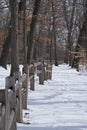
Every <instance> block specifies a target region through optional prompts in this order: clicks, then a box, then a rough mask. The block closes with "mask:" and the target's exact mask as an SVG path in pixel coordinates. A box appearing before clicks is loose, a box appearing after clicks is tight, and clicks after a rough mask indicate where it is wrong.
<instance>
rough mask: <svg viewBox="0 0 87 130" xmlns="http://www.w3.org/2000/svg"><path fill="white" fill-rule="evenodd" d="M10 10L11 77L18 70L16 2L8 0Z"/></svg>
mask: <svg viewBox="0 0 87 130" xmlns="http://www.w3.org/2000/svg"><path fill="white" fill-rule="evenodd" d="M10 8H11V76H13V74H14V72H16V71H18V70H19V61H18V0H10Z"/></svg>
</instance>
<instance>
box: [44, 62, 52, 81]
mask: <svg viewBox="0 0 87 130" xmlns="http://www.w3.org/2000/svg"><path fill="white" fill-rule="evenodd" d="M51 78H52V65H49V64H47V65H46V66H45V80H48V79H51Z"/></svg>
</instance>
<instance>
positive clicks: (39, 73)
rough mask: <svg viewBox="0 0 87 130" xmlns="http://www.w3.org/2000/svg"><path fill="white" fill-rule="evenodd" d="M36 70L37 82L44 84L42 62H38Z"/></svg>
mask: <svg viewBox="0 0 87 130" xmlns="http://www.w3.org/2000/svg"><path fill="white" fill-rule="evenodd" d="M37 70H38V76H39V84H41V85H43V84H44V69H43V64H42V63H41V64H39V65H38V66H37Z"/></svg>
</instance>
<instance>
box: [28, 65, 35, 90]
mask: <svg viewBox="0 0 87 130" xmlns="http://www.w3.org/2000/svg"><path fill="white" fill-rule="evenodd" d="M34 70H35V68H34V65H33V64H32V65H30V66H29V81H30V90H32V91H34V90H35V83H34Z"/></svg>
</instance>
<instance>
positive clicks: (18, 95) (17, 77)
mask: <svg viewBox="0 0 87 130" xmlns="http://www.w3.org/2000/svg"><path fill="white" fill-rule="evenodd" d="M14 78H15V82H18V83H17V86H18V89H17V92H16V100H17V108H16V120H17V122H19V123H22V122H23V112H22V81H21V73H20V72H19V71H18V72H15V73H14ZM17 86H16V87H17Z"/></svg>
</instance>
